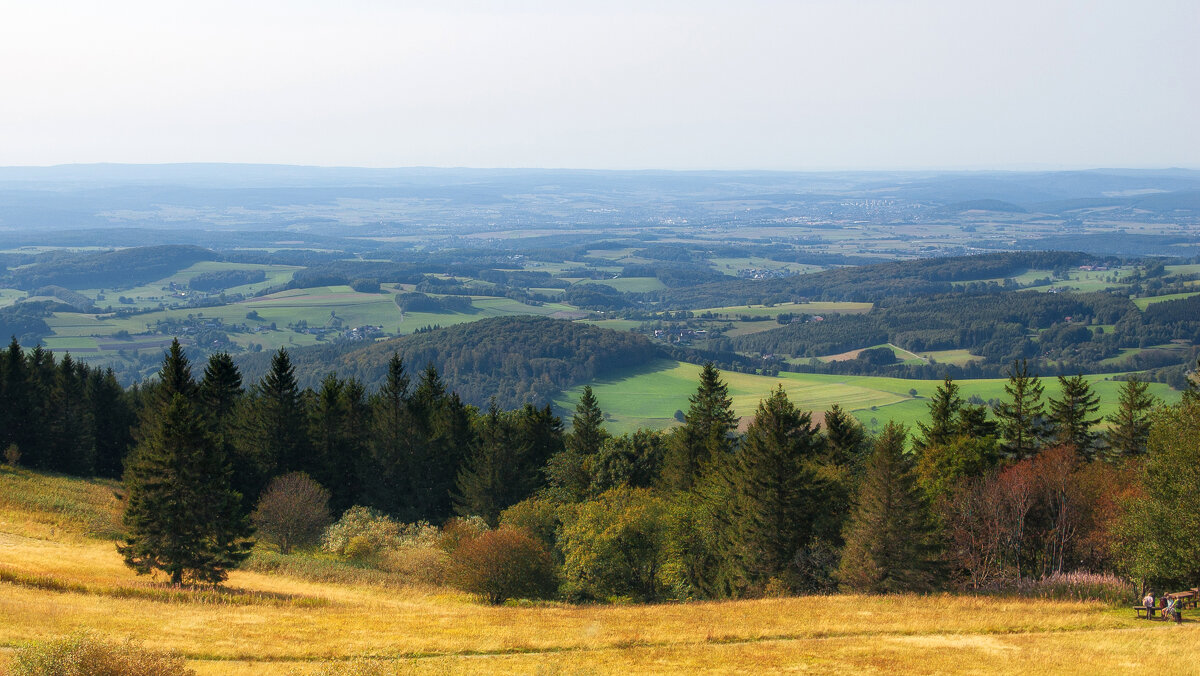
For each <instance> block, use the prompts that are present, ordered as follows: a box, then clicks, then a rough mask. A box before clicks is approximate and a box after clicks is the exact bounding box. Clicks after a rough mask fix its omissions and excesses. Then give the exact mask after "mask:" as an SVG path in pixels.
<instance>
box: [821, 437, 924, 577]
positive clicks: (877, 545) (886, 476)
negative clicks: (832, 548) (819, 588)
mask: <svg viewBox="0 0 1200 676" xmlns="http://www.w3.org/2000/svg"><path fill="white" fill-rule="evenodd" d="M904 438H905V431H904V428H903V427H902V426H900V425H897V424H895V423H888V425H887V427H885V428H884V430H883V433H882V434H881V435H880V436H879V438H878V439H877V440H876V442H875V449H874V451H873V452H872V453H871V457H870V459H869V460H868V461H867V471H866V475H865V477H864V479H863V485H862V487H861V489H860V490H859V494H858V500H857V501H856V505H855V509H854V512H853V515H852V516H851V518H850V522H849V524H848V526H847V528H846V535H845V538H846V546H845V548H844V549H843V550H842V561H841V564H840V565H839V567H838V579H839V580H840V581H841V584H842V587H843V588H844V589H845V590H846V591H852V592H866V593H871V594H887V593H900V592H920V591H928V590H929V589H931V588H932V586H933V584H934V582H935V581H936V579H937V570H938V546H937V539H936V537H935V532H934V529H933V526H932V521H931V519H930V516H929V510H928V507H927V505H926V503H925V501H924V500H923V498H922V495H921V491H920V490H919V489H918V487H917V485H916V480H915V476H914V473H913V465H912V460H911V459H910V458H909V456H908V455H907V454H906V453H905V452H904Z"/></svg>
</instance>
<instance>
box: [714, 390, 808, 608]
mask: <svg viewBox="0 0 1200 676" xmlns="http://www.w3.org/2000/svg"><path fill="white" fill-rule="evenodd" d="M820 450H821V437H820V435H819V434H818V431H817V428H816V427H815V426H814V425H813V424H812V415H811V414H809V413H808V412H801V411H799V410H797V409H796V407H795V405H793V404H792V402H791V401H789V400H788V396H787V393H785V392H784V391H783V387H782V386H780V387H778V388H777V389H776V390H775V391H774V392H772V393H771V396H769V397H768V398H767V399H765V400H763V401H761V402H759V405H758V410H757V411H756V412H755V414H754V422H752V423H751V424H750V426H749V428H748V429H747V430H746V437H745V439H744V441H743V442H742V445H741V447H740V448H739V450H738V452H737V453H736V455H735V456H734V458H733V463H732V466H731V470H732V471H731V476H730V480H731V484H732V487H733V500H732V502H731V504H730V505H729V509H730V514H731V517H732V519H731V520H732V523H731V525H732V526H733V529H732V533H730V535H731V536H732V537H731V538H730V539H731V540H733V541H740V546H738V545H737V543H736V542H730V543H729V548H730V549H732V550H733V551H737V552H740V553H739V554H735V557H736V558H740V559H741V561H740V566H739V567H740V568H741V570H742V572H743V574H744V576H745V579H746V581H747V582H748V583H749V584H750V585H751V586H758V585H761V584H764V583H766V582H767V580H768V579H769V578H771V577H774V576H780V577H782V578H788V577H790V575H791V571H789V570H788V567H789V564H790V563H791V561H792V559H793V557H794V556H795V555H796V553H797V552H798V551H799V550H800V549H802V548H803V547H805V546H806V545H808V544H809V542H810V540H812V538H813V537H814V536H816V535H817V534H818V528H817V524H816V522H817V519H818V517H819V515H820V514H821V513H823V512H824V511H825V509H826V505H825V504H823V503H824V502H825V501H824V499H823V498H824V496H825V493H826V490H827V486H826V484H825V482H824V481H823V480H821V479H819V478H818V476H817V474H816V472H815V471H814V469H813V462H814V460H815V459H816V458H817V455H818V454H819V453H820Z"/></svg>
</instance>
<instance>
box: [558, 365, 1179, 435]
mask: <svg viewBox="0 0 1200 676" xmlns="http://www.w3.org/2000/svg"><path fill="white" fill-rule="evenodd" d="M699 372H700V367H699V366H696V365H694V364H686V363H683V362H673V361H663V362H658V363H656V364H655V365H653V366H651V367H647V368H643V369H638V370H636V371H632V372H629V373H626V374H622V375H620V376H619V377H616V378H610V379H602V380H598V381H595V382H593V383H591V385H592V388H593V390H594V391H595V393H596V396H597V397H598V398H599V400H600V407H601V408H602V409H603V410H604V412H605V413H606V414H607V415H608V416H609V428H610V429H611V430H613V431H615V432H626V431H631V430H633V429H636V428H638V427H655V428H663V427H670V426H671V425H674V424H676V423H675V420H674V417H673V415H674V413H675V411H676V410H686V409H687V407H688V400H687V398H688V396H689V395H691V394H692V393H694V392H695V390H696V383H697V382H698V377H699ZM724 376H725V380H726V382H727V383H728V385H729V393H730V396H731V397H732V398H733V405H734V410H735V411H736V412H737V414H738V415H743V416H746V415H753V413H754V409H755V408H756V407H757V405H758V401H759V399H760V398H762V397H764V396H766V394H767V393H768V392H770V391H771V389H773V388H774V387H775V386H776V385H782V386H783V388H784V390H786V391H787V393H788V396H789V397H790V398H791V399H792V400H793V401H795V402H796V403H797V404H798V405H799V406H801V407H803V408H805V409H809V410H814V411H824V410H826V409H827V408H828V407H829V406H830V405H832V404H840V405H841V406H842V407H843V408H848V409H850V410H852V411H853V412H854V414H855V415H856V416H857V417H858V418H859V420H862V421H863V423H864V424H866V425H867V426H868V427H869V428H875V429H878V428H879V427H882V426H883V425H884V424H886V423H887V421H889V420H895V421H897V422H901V423H904V424H907V425H910V426H911V425H913V424H914V423H915V422H916V421H917V420H921V419H924V416H925V415H927V413H928V408H927V403H928V399H927V398H928V397H929V396H930V395H932V394H933V392H934V390H935V389H936V388H937V386H938V385H939V384H940V381H933V380H906V379H901V378H882V377H874V376H840V375H823V374H807V373H781V374H780V375H779V376H778V377H766V376H757V375H747V374H743V373H726V374H724ZM1106 378H1107V376H1103V375H1095V376H1087V379H1088V380H1089V381H1090V382H1091V383H1092V386H1093V389H1094V390H1095V391H1096V392H1097V393H1098V394H1099V395H1100V397H1101V410H1100V413H1101V414H1102V415H1107V414H1108V413H1109V412H1111V411H1112V410H1113V408H1114V407H1115V405H1116V401H1117V390H1118V389H1119V388H1120V386H1121V383H1120V382H1117V381H1113V380H1107V379H1106ZM1004 383H1005V380H1004V379H981V380H961V381H958V384H959V386H960V387H961V388H962V396H963V397H964V398H966V397H970V396H971V395H979V396H980V397H982V398H983V399H985V400H986V399H993V398H1002V397H1003V396H1004ZM1044 383H1045V386H1046V396H1047V397H1050V396H1057V394H1058V381H1057V380H1056V379H1053V378H1050V379H1046V380H1045V381H1044ZM1150 388H1151V392H1152V393H1154V394H1155V395H1156V396H1158V397H1161V398H1163V399H1164V400H1166V401H1171V402H1173V401H1177V400H1178V399H1179V393H1178V392H1175V391H1173V390H1171V389H1170V388H1168V387H1167V386H1166V385H1162V384H1159V383H1152V384H1151V385H1150ZM910 389H915V390H916V391H917V397H918V398H913V397H912V396H911V395H910V394H909V390H910ZM581 391H582V386H580V387H578V388H575V389H572V390H569V391H567V392H566V393H564V395H563V396H562V397H561V398H560V400H559V401H558V403H559V405H561V406H564V407H567V408H573V407H574V405H575V402H576V401H577V400H578V398H579V393H580V392H581ZM872 407H875V410H872ZM872 419H874V420H875V423H873V424H872V423H871V420H872Z"/></svg>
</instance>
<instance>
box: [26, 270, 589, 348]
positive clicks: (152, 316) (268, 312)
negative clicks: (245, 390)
mask: <svg viewBox="0 0 1200 676" xmlns="http://www.w3.org/2000/svg"><path fill="white" fill-rule="evenodd" d="M193 267H194V266H193ZM277 274H283V273H282V272H278V273H277ZM286 274H287V275H288V276H290V275H291V274H292V273H291V271H290V270H289V271H288V272H287V273H286ZM472 306H473V311H472V312H437V313H432V312H409V313H404V312H401V311H400V308H399V307H397V305H396V302H395V296H394V295H393V293H391V292H386V293H359V292H357V291H354V290H353V289H351V288H350V287H349V286H323V287H313V288H308V289H289V290H287V291H281V292H279V293H274V294H271V295H268V296H261V297H258V298H250V299H247V300H244V301H242V302H240V303H232V304H229V305H224V306H220V307H209V308H179V309H172V310H160V311H156V312H148V313H145V314H139V315H133V316H129V317H116V316H112V315H90V314H80V313H74V312H58V313H55V314H54V315H53V316H51V317H49V318H47V319H46V323H47V324H48V325H49V326H50V328H51V330H52V331H53V332H54V335H52V336H49V337H47V338H46V339H45V341H44V342H45V345H46V346H47V347H48V348H51V349H54V350H61V351H66V350H71V351H74V352H77V353H80V354H88V353H98V352H105V351H112V352H115V351H116V350H118V349H137V348H138V347H139V344H143V343H145V336H144V334H146V333H147V332H149V331H153V330H154V327H155V325H156V323H157V322H159V321H172V320H174V321H182V320H187V319H190V318H202V319H220V320H221V321H222V323H223V324H224V325H225V326H230V325H234V324H247V325H248V326H249V327H250V328H251V329H261V330H255V331H253V332H250V333H229V334H228V336H229V339H230V340H231V341H232V342H234V343H235V344H237V345H240V346H242V347H248V346H250V345H252V344H257V345H262V346H263V348H264V349H277V348H280V347H291V346H296V347H300V346H306V345H315V344H317V343H318V342H319V341H318V340H317V337H316V336H314V335H310V334H304V333H296V332H294V331H291V330H289V329H288V328H287V326H288V325H289V324H295V323H298V322H300V321H302V320H303V321H305V322H307V323H308V326H310V327H313V328H317V327H324V326H332V325H335V324H337V322H338V321H340V325H341V326H342V327H346V328H349V327H355V326H382V327H383V330H384V332H386V333H389V334H397V335H401V334H408V333H412V332H413V331H416V330H417V329H419V328H422V327H425V326H451V325H454V324H462V323H465V322H473V321H477V320H479V319H484V318H487V317H499V316H511V315H542V316H549V317H559V318H566V319H574V318H578V317H582V316H586V313H583V312H580V311H579V309H578V308H575V307H573V306H570V305H565V304H562V303H545V304H543V305H526V304H524V303H521V302H519V301H516V300H513V299H511V298H495V297H490V296H475V297H472ZM251 312H255V313H257V319H248V318H247V316H246V315H247V314H249V313H251ZM272 323H274V324H275V325H276V329H275V330H269V327H270V325H271V324H272ZM118 331H128V332H129V333H130V334H132V335H133V336H134V340H133V341H132V343H125V342H120V341H112V340H109V339H108V338H109V337H110V336H112V335H113V334H115V333H117V332H118ZM97 339H99V340H97ZM152 342H154V347H155V348H156V349H157V347H158V345H157V342H156V341H152ZM141 346H145V345H141Z"/></svg>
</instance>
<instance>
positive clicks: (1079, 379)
mask: <svg viewBox="0 0 1200 676" xmlns="http://www.w3.org/2000/svg"><path fill="white" fill-rule="evenodd" d="M1058 383H1059V385H1060V386H1061V388H1062V399H1054V398H1051V399H1050V421H1051V422H1052V423H1053V424H1054V436H1055V440H1056V441H1057V442H1058V443H1060V444H1069V445H1071V446H1074V447H1075V450H1076V451H1078V452H1079V454H1080V455H1082V456H1083V457H1084V458H1087V459H1088V460H1091V459H1092V458H1093V457H1095V455H1096V440H1097V438H1098V437H1099V435H1098V434H1097V433H1095V432H1093V431H1092V428H1093V427H1095V426H1096V424H1097V423H1099V422H1100V416H1096V417H1094V418H1091V417H1089V416H1091V415H1092V414H1093V413H1095V412H1096V411H1098V410H1100V396H1099V395H1097V394H1096V393H1094V392H1092V387H1091V385H1090V384H1088V381H1087V380H1085V379H1084V377H1083V376H1082V375H1075V376H1072V377H1070V378H1064V377H1063V376H1059V377H1058Z"/></svg>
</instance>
